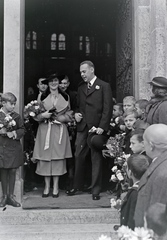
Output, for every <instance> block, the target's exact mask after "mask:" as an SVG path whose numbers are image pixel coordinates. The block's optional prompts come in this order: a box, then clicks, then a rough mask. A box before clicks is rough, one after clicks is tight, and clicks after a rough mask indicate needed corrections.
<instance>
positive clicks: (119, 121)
mask: <svg viewBox="0 0 167 240" xmlns="http://www.w3.org/2000/svg"><path fill="white" fill-rule="evenodd" d="M122 115H123V104H122V103H116V104H114V106H113V118H112V119H111V122H110V132H109V135H110V136H112V137H114V136H115V134H118V133H121V132H122V130H121V129H120V125H123V124H124V121H123V117H122Z"/></svg>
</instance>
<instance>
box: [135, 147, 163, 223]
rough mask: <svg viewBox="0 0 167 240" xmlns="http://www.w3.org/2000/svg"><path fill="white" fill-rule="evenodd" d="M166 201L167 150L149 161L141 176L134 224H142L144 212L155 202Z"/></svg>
mask: <svg viewBox="0 0 167 240" xmlns="http://www.w3.org/2000/svg"><path fill="white" fill-rule="evenodd" d="M156 202H159V203H164V204H166V203H167V150H166V151H164V152H162V154H161V155H160V156H159V157H158V158H157V159H156V160H155V161H154V162H152V163H151V165H150V166H149V168H148V169H147V171H146V172H145V173H144V175H143V176H142V178H141V180H140V183H139V189H138V199H137V204H136V210H135V226H136V227H143V226H144V214H145V212H146V211H147V210H148V208H149V207H150V206H151V205H152V204H154V203H156Z"/></svg>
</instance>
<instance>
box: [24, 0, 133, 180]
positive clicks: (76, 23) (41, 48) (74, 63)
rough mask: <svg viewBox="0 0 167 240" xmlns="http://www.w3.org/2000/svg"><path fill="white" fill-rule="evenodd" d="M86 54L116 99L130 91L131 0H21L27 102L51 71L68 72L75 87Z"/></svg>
mask: <svg viewBox="0 0 167 240" xmlns="http://www.w3.org/2000/svg"><path fill="white" fill-rule="evenodd" d="M85 59H89V60H91V61H93V62H94V64H95V70H96V74H97V76H98V77H100V78H101V79H103V80H104V81H107V82H109V83H110V84H111V88H112V91H113V96H114V97H115V98H117V100H118V101H122V98H123V96H124V95H128V94H129V95H130V94H132V80H131V79H132V3H131V1H129V0H126V1H121V0H119V1H118V0H104V1H103V2H102V1H101V0H86V1H85V0H80V1H77V0H71V1H70V2H67V1H65V0H64V1H62V0H56V1H55V0H47V1H46V0H35V1H34V0H25V81H24V82H25V88H24V89H25V102H26V99H27V89H28V88H29V87H32V88H33V89H34V90H36V84H37V80H38V78H39V77H41V76H45V75H46V74H48V72H50V71H51V72H53V71H58V72H60V73H62V74H67V75H68V76H69V78H70V81H71V84H70V86H71V89H72V90H77V86H78V84H79V82H80V81H81V78H80V73H79V63H80V62H81V61H83V60H85ZM32 171H34V169H33V170H32ZM39 181H40V179H39Z"/></svg>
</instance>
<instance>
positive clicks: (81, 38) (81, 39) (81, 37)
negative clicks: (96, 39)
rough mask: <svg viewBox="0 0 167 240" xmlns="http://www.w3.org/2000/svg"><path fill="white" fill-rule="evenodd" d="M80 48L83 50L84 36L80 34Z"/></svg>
mask: <svg viewBox="0 0 167 240" xmlns="http://www.w3.org/2000/svg"><path fill="white" fill-rule="evenodd" d="M79 50H80V51H82V50H83V36H79Z"/></svg>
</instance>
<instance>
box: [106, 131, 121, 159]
mask: <svg viewBox="0 0 167 240" xmlns="http://www.w3.org/2000/svg"><path fill="white" fill-rule="evenodd" d="M124 135H125V134H124V133H122V134H116V135H115V137H110V138H109V139H108V141H107V143H106V145H105V149H103V150H102V154H103V156H104V157H110V158H116V157H118V156H119V155H121V154H122V152H123V141H124Z"/></svg>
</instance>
